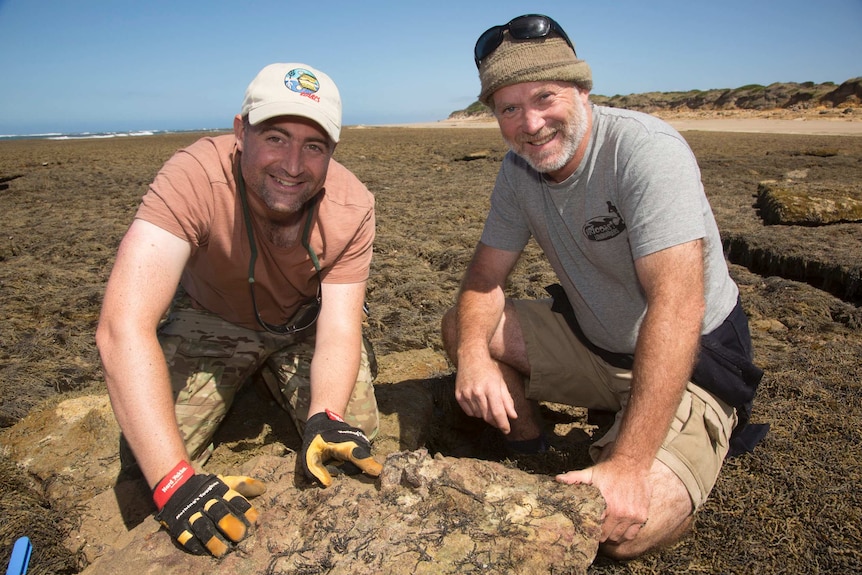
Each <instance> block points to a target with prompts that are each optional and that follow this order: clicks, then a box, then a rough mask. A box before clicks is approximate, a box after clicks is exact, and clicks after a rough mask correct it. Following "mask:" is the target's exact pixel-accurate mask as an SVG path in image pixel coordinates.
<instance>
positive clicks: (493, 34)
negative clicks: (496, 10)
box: [473, 26, 504, 66]
mask: <svg viewBox="0 0 862 575" xmlns="http://www.w3.org/2000/svg"><path fill="white" fill-rule="evenodd" d="M503 30H504V27H503V26H494V27H493V28H488V29H487V30H485V33H484V34H482V35H481V36H479V39H478V40H476V48H475V49H474V50H473V57H474V58H475V59H476V65H477V66H478V65H479V62H481V61H482V60H484V59H485V58H487V57H488V55H489V54H490V53H491V52H493V51H494V50H496V49H497V47H498V46H500V43H501V42H502V41H503Z"/></svg>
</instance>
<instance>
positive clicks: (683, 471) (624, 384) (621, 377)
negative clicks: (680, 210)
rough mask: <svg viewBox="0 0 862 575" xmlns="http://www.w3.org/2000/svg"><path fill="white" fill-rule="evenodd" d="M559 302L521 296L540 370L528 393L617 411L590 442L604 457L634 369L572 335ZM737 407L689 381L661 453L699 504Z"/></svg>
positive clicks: (521, 313)
mask: <svg viewBox="0 0 862 575" xmlns="http://www.w3.org/2000/svg"><path fill="white" fill-rule="evenodd" d="M551 303H552V302H551V300H549V299H548V300H535V301H533V300H515V301H514V304H515V309H516V310H517V312H518V319H519V321H520V323H521V329H522V331H523V334H524V339H525V341H526V345H527V355H528V357H529V361H530V366H531V369H532V372H531V373H530V378H529V381H528V382H527V389H526V393H527V397H528V398H530V399H534V400H537V401H548V402H553V403H563V404H566V405H575V406H579V407H586V408H590V409H599V410H604V411H613V412H616V419H615V421H614V424H613V426H612V427H611V428H610V430H609V431H608V432H607V433H606V434H605V435H603V436H602V437H601V438H599V439H598V441H596V442H595V443H593V444H592V446H591V447H590V457H591V458H592V459H593V461H597V460H598V457H599V455H600V454H601V450H602V448H603V447H605V446H606V445H608V444H610V443H613V442H614V441H615V440H616V437H617V434H618V432H619V426H620V422H621V421H622V415H623V413H624V411H625V407H626V404H627V403H628V399H629V393H630V390H631V378H632V375H631V371H629V370H625V369H620V368H617V367H614V366H612V365H610V364H608V363H607V362H605V361H604V360H602V359H601V358H600V357H598V356H596V355H594V354H593V353H592V352H590V351H589V350H588V349H587V348H586V347H585V346H584V345H583V344H582V343H581V342H580V340H578V338H577V336H575V334H574V333H572V331H571V329H570V328H569V326H568V324H567V323H566V320H565V319H564V318H563V316H562V315H560V314H558V313H554V312H552V311H551ZM736 421H737V418H736V410H735V409H733V408H732V407H730V406H728V405H727V404H726V403H724V402H723V401H721V400H719V399H717V398H716V397H714V396H713V395H712V394H710V393H708V392H706V391H705V390H703V389H701V388H700V387H698V386H697V385H695V384H693V383H691V382H689V384H688V387H687V388H686V391H685V392H684V394H683V398H682V401H681V402H680V404H679V407H678V408H677V411H676V415H675V416H674V419H673V422H672V423H671V428H670V430H669V431H668V434H667V437H665V440H664V442H663V443H662V446H661V447H660V448H659V451H658V454H657V455H656V458H657V459H658V460H659V461H661V462H662V463H664V464H665V465H667V466H668V467H669V468H670V469H671V470H672V471H673V472H674V474H676V476H677V477H679V478H680V480H681V481H682V482H683V484H684V485H685V486H686V489H687V490H688V492H689V495H690V496H691V501H692V505H693V506H694V509H695V510H697V509H698V508H699V507H700V506H701V505H702V504H703V503H704V501H706V498H707V496H708V495H709V492H710V491H711V490H712V488H713V486H714V485H715V482H716V480H717V479H718V473H719V471H720V470H721V465H722V463H723V462H724V457H725V455H727V450H728V448H729V439H730V434H731V433H732V431H733V428H734V426H735V425H736Z"/></svg>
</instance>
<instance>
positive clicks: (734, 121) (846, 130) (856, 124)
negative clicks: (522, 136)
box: [385, 114, 862, 136]
mask: <svg viewBox="0 0 862 575" xmlns="http://www.w3.org/2000/svg"><path fill="white" fill-rule="evenodd" d="M664 119H665V120H666V121H667V122H668V123H669V124H670V125H671V126H673V127H674V128H676V129H677V130H679V131H680V132H690V131H700V132H732V133H749V134H806V135H818V136H859V135H862V114H855V115H852V116H849V117H847V118H844V117H834V116H833V117H830V118H820V117H818V116H813V115H799V116H797V117H791V118H770V117H725V116H721V117H720V116H718V115H716V116H713V117H703V116H699V117H685V116H677V117H674V116H668V117H664ZM385 127H399V128H496V127H497V122H495V121H494V120H492V119H486V118H483V119H478V120H470V119H458V120H448V119H447V120H440V121H438V122H422V123H416V124H397V125H392V126H385Z"/></svg>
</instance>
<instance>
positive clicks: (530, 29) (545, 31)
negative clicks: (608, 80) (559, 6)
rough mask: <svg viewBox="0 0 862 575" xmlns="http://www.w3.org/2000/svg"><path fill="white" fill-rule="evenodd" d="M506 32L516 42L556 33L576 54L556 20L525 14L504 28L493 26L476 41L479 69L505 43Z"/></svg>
mask: <svg viewBox="0 0 862 575" xmlns="http://www.w3.org/2000/svg"><path fill="white" fill-rule="evenodd" d="M506 31H508V32H509V35H510V36H511V37H512V38H514V39H516V40H534V39H536V38H546V37H547V36H548V35H550V34H551V33H552V32H554V33H556V34H558V35H559V36H560V38H562V39H563V40H565V41H566V44H568V45H569V48H571V49H572V52H575V46H574V45H573V44H572V41H571V40H569V37H568V35H567V34H566V32H565V31H564V30H563V28H562V26H560V25H559V24H558V23H557V22H556V20H554V19H553V18H550V17H549V16H544V15H542V14H525V15H524V16H518V17H517V18H513V19H512V20H510V21H509V22H508V23H507V24H503V25H502V26H492V27H491V28H488V29H487V30H485V31H484V32H483V33H482V35H481V36H479V39H478V40H476V47H475V48H474V49H473V59H474V60H475V61H476V67H477V68H478V67H479V66H480V65H481V64H482V60H484V59H485V58H487V57H488V56H490V55H491V54H492V53H493V52H494V50H496V49H497V48H499V47H500V44H502V43H503V33H504V32H506ZM577 55H578V54H577V52H575V57H577Z"/></svg>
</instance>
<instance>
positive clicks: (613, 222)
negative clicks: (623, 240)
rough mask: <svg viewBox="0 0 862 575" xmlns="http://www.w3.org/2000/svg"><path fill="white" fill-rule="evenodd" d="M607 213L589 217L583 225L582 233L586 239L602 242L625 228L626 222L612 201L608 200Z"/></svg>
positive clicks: (615, 235)
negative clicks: (606, 214)
mask: <svg viewBox="0 0 862 575" xmlns="http://www.w3.org/2000/svg"><path fill="white" fill-rule="evenodd" d="M608 213H609V214H610V215H608V216H597V217H595V218H591V219H590V220H589V221H588V222H587V223H586V224H585V225H584V235H585V236H587V239H588V240H592V241H594V242H603V241H605V240H609V239H611V238H615V237H617V236H618V235H620V234H621V233H623V231H624V230H625V229H626V223H625V222H624V221H623V218H622V216H620V212H619V211H618V210H617V207H616V206H615V205H614V204H613V203H612V202H608Z"/></svg>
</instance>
